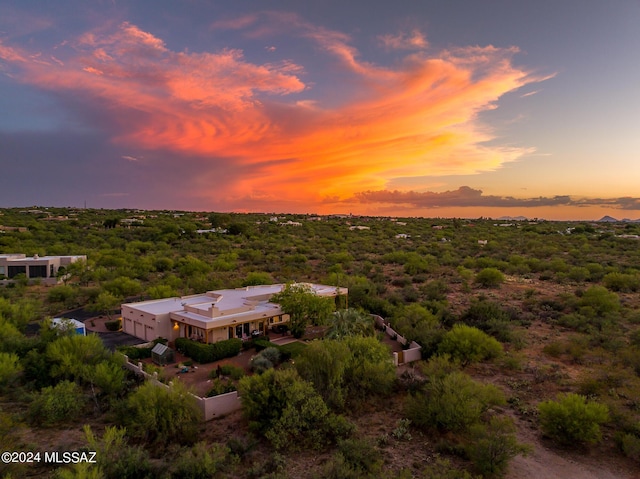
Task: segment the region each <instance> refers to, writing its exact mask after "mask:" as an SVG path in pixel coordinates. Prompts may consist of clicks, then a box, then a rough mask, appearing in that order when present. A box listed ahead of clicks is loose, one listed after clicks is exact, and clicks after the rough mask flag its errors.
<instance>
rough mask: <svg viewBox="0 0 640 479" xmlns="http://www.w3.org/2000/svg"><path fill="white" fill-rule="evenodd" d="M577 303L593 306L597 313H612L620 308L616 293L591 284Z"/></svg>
mask: <svg viewBox="0 0 640 479" xmlns="http://www.w3.org/2000/svg"><path fill="white" fill-rule="evenodd" d="M578 304H579V305H580V306H587V307H590V308H593V310H594V311H595V312H596V313H597V314H599V315H603V314H607V313H613V312H615V311H618V310H619V309H620V299H619V298H618V295H617V294H616V293H612V292H611V291H609V290H608V289H607V288H605V287H603V286H592V287H591V288H589V289H588V290H586V291H585V292H584V294H583V295H582V298H580V301H579V302H578Z"/></svg>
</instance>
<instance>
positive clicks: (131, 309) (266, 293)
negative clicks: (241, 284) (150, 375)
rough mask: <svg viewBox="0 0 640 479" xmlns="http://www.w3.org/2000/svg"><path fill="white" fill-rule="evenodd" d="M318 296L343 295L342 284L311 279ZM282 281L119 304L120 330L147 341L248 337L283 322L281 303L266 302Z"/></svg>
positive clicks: (344, 290)
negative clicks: (337, 286)
mask: <svg viewBox="0 0 640 479" xmlns="http://www.w3.org/2000/svg"><path fill="white" fill-rule="evenodd" d="M309 286H310V287H311V289H312V290H313V292H314V293H315V294H317V295H318V296H324V297H335V296H338V295H346V294H347V293H348V290H347V289H346V288H336V287H335V286H327V285H322V284H309ZM283 287H284V285H283V284H273V285H261V286H248V287H246V288H238V289H223V290H218V291H208V292H207V293H203V294H196V295H192V296H183V297H181V298H168V299H158V300H152V301H143V302H140V303H128V304H123V305H122V330H123V331H124V332H125V333H128V334H130V335H132V336H135V337H137V338H140V339H144V340H145V341H153V340H154V339H156V338H166V339H168V340H169V341H174V340H175V339H177V338H190V339H194V340H199V341H202V342H204V343H215V342H216V341H221V340H224V339H230V338H241V339H248V338H251V337H252V335H254V334H262V333H265V332H267V331H268V330H269V329H271V328H272V327H273V326H274V325H277V324H280V323H284V322H287V321H288V320H289V316H288V315H286V314H284V313H283V311H282V309H280V305H278V304H275V303H270V302H269V300H270V299H271V297H272V296H273V295H274V294H276V293H279V292H280V291H282V288H283Z"/></svg>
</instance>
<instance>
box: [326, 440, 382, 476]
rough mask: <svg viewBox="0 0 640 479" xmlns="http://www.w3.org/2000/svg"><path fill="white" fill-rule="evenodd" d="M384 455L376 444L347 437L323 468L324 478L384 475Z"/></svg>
mask: <svg viewBox="0 0 640 479" xmlns="http://www.w3.org/2000/svg"><path fill="white" fill-rule="evenodd" d="M382 463H383V461H382V457H381V456H380V454H379V453H378V451H377V450H376V448H375V446H373V445H372V444H371V443H369V442H367V441H365V440H362V439H345V440H343V441H340V442H339V443H338V452H337V453H336V454H335V455H334V456H333V457H332V458H331V460H329V461H328V462H327V463H326V464H325V466H324V467H323V469H322V473H321V475H320V476H315V477H321V478H322V479H362V478H373V477H381V476H382Z"/></svg>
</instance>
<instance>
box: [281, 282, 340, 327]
mask: <svg viewBox="0 0 640 479" xmlns="http://www.w3.org/2000/svg"><path fill="white" fill-rule="evenodd" d="M270 301H271V302H272V303H278V304H279V305H280V306H281V307H282V311H283V312H284V313H285V314H288V315H289V324H290V328H291V332H292V334H293V335H294V337H296V338H300V337H302V335H303V334H304V332H305V331H306V328H307V325H308V324H309V322H311V323H312V324H316V325H318V324H324V323H325V322H326V320H327V319H328V317H329V315H330V314H331V312H332V311H333V310H334V303H333V301H332V300H331V299H330V298H322V297H320V296H317V295H316V294H315V293H314V292H313V290H312V289H311V287H310V286H309V285H306V284H295V283H287V284H286V285H285V287H284V288H283V289H282V291H281V292H279V293H276V294H274V295H273V296H272V297H271V300H270Z"/></svg>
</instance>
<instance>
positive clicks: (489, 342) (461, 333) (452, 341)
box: [438, 324, 502, 365]
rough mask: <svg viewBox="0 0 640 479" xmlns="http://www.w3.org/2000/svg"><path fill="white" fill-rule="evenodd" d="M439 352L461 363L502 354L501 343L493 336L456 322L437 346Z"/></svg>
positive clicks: (464, 363)
mask: <svg viewBox="0 0 640 479" xmlns="http://www.w3.org/2000/svg"><path fill="white" fill-rule="evenodd" d="M438 352H439V353H440V354H448V355H450V356H451V358H453V359H454V360H458V361H460V363H462V364H463V365H466V364H469V363H473V362H477V361H482V360H485V359H492V358H496V357H498V356H500V355H501V354H502V344H500V343H499V342H498V341H497V340H496V339H495V338H492V337H491V336H489V335H487V334H486V333H484V332H482V331H480V330H479V329H478V328H473V327H471V326H467V325H466V324H456V325H455V326H454V327H453V329H452V330H451V331H449V332H447V333H446V334H445V335H444V336H443V337H442V341H441V342H440V345H439V346H438Z"/></svg>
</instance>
